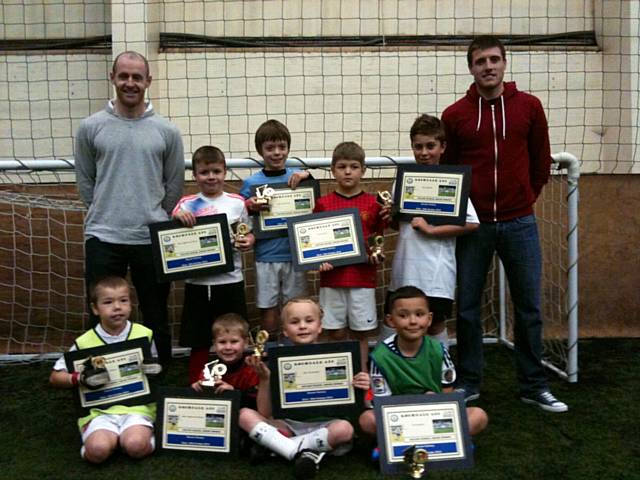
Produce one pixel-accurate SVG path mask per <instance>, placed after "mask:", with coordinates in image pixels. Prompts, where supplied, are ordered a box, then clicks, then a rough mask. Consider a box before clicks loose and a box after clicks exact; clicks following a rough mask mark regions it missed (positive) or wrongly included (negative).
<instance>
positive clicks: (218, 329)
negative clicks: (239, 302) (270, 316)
mask: <svg viewBox="0 0 640 480" xmlns="http://www.w3.org/2000/svg"><path fill="white" fill-rule="evenodd" d="M225 333H231V334H233V333H236V334H238V335H240V336H241V337H243V338H244V337H248V336H249V324H248V323H247V321H246V320H245V319H244V318H242V316H240V315H238V314H237V313H225V314H224V315H220V316H219V317H218V318H216V319H215V320H214V322H213V325H212V326H211V337H212V338H213V339H214V340H215V339H216V338H218V336H219V335H223V334H225Z"/></svg>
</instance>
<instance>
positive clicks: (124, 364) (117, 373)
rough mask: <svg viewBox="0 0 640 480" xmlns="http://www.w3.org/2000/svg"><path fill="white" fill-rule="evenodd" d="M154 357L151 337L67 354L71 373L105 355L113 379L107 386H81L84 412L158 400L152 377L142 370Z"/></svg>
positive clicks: (81, 407)
mask: <svg viewBox="0 0 640 480" xmlns="http://www.w3.org/2000/svg"><path fill="white" fill-rule="evenodd" d="M150 356H151V353H150V347H149V340H148V339H147V338H136V339H135V340H127V341H125V342H118V343H113V344H110V345H103V346H101V347H94V348H85V349H82V350H74V351H72V352H67V353H65V354H64V360H65V362H66V365H67V371H68V372H69V373H73V372H77V371H81V370H82V365H83V363H84V362H85V361H86V360H87V359H88V358H89V357H102V358H103V359H104V364H105V368H106V369H107V371H108V372H109V378H110V379H111V381H110V382H109V383H107V384H106V385H104V386H103V387H100V388H97V389H95V390H91V389H89V388H87V387H85V386H84V385H82V384H79V385H78V406H79V408H80V409H81V411H82V412H83V414H84V415H86V414H87V413H88V410H89V409H90V408H93V407H100V408H107V407H110V406H112V405H143V404H145V403H150V402H153V401H154V397H153V396H152V392H151V386H150V384H149V379H148V378H147V376H146V375H145V374H144V373H143V372H142V368H141V364H142V362H143V361H144V359H145V358H148V357H150Z"/></svg>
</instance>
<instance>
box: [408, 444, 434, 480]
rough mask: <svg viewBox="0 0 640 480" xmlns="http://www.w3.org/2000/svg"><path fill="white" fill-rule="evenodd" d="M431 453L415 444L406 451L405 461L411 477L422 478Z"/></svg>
mask: <svg viewBox="0 0 640 480" xmlns="http://www.w3.org/2000/svg"><path fill="white" fill-rule="evenodd" d="M428 460H429V453H428V452H427V451H426V450H425V449H424V448H418V447H417V446H415V445H413V446H411V447H409V448H407V449H406V450H405V451H404V463H405V465H406V466H407V471H408V473H409V477H410V478H422V477H423V476H424V474H425V472H426V467H425V464H426V463H427V461H428Z"/></svg>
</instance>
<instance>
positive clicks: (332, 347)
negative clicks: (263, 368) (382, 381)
mask: <svg viewBox="0 0 640 480" xmlns="http://www.w3.org/2000/svg"><path fill="white" fill-rule="evenodd" d="M359 348H360V347H359V344H358V342H336V343H321V344H313V345H296V346H281V347H273V348H270V349H269V368H270V370H271V405H272V410H273V417H274V418H291V419H309V418H312V417H327V416H330V417H336V416H350V417H351V416H353V417H355V416H357V415H358V414H359V413H360V411H361V405H362V398H363V393H364V392H363V391H362V390H359V389H356V388H354V387H353V377H354V375H355V374H356V373H357V372H359V371H360V350H359ZM329 412H330V414H328V413H329Z"/></svg>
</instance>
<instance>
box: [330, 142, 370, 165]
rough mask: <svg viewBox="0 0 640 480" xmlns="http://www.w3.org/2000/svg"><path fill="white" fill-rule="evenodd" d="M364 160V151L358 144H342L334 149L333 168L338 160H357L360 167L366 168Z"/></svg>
mask: <svg viewBox="0 0 640 480" xmlns="http://www.w3.org/2000/svg"><path fill="white" fill-rule="evenodd" d="M364 158H365V153H364V150H363V148H362V147H361V146H360V145H358V144H357V143H356V142H342V143H339V144H338V145H337V146H336V148H334V149H333V155H332V156H331V166H332V167H333V166H334V165H335V164H336V163H337V162H338V160H356V161H357V162H358V163H360V166H362V167H364Z"/></svg>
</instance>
